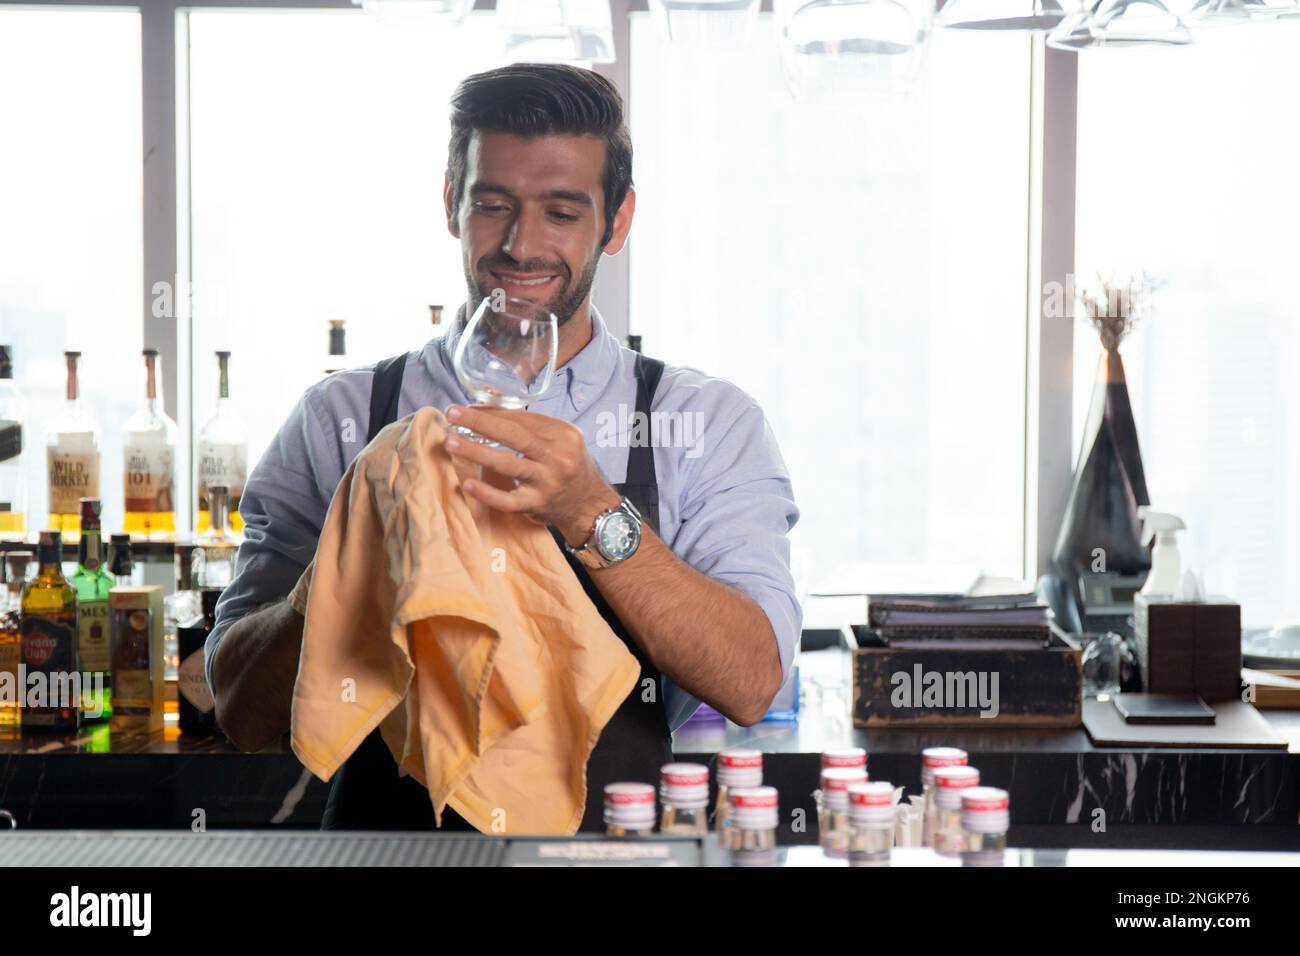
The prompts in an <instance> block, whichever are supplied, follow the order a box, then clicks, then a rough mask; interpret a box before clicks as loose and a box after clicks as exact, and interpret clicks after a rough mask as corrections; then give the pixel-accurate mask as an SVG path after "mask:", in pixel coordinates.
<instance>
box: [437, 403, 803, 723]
mask: <svg viewBox="0 0 1300 956" xmlns="http://www.w3.org/2000/svg"><path fill="white" fill-rule="evenodd" d="M447 418H448V419H449V420H450V421H452V422H455V423H456V424H458V425H464V426H466V427H467V428H470V429H473V430H474V431H475V432H477V433H478V434H480V435H483V436H485V437H487V438H492V439H495V440H496V441H499V442H501V444H503V445H505V446H506V448H511V449H514V451H517V452H519V453H520V454H519V455H516V454H514V452H511V451H505V450H504V449H501V448H488V447H486V446H484V445H480V444H479V443H477V442H474V441H471V440H470V439H468V438H462V437H460V436H457V435H450V434H449V435H448V436H447V438H446V448H447V451H448V452H450V453H451V454H452V455H455V456H457V457H458V458H462V459H464V460H465V461H472V462H475V463H476V464H480V465H482V466H483V467H484V475H485V476H486V475H487V473H488V470H491V471H493V472H497V473H498V474H500V475H502V476H504V477H505V479H506V480H507V481H508V480H509V479H514V480H515V481H518V482H519V484H518V486H517V487H515V488H513V489H510V488H509V487H507V488H505V489H503V488H500V487H496V486H494V485H491V484H489V483H488V481H487V479H486V478H485V479H484V480H482V481H465V482H462V483H461V488H462V489H463V490H464V491H465V494H467V495H470V496H471V497H473V498H475V499H477V500H478V501H481V502H483V503H484V504H485V505H487V506H488V507H490V508H497V509H500V510H502V511H517V512H520V513H522V514H526V515H529V516H530V517H532V518H533V519H534V520H536V521H540V522H543V523H545V524H549V525H553V526H554V527H556V528H558V529H559V531H560V533H561V534H562V535H564V538H565V540H566V541H568V542H569V544H570V545H571V546H572V547H575V548H576V547H579V546H581V545H582V544H584V543H586V541H587V539H588V538H589V537H590V536H591V532H592V530H593V528H594V526H595V523H596V516H597V515H598V514H600V513H601V512H602V511H605V510H607V509H609V508H614V507H617V505H618V503H619V500H620V499H619V495H618V492H616V491H615V490H614V489H613V488H611V487H610V486H609V484H608V483H607V482H606V481H605V479H604V477H603V476H602V475H601V473H600V469H599V468H597V467H596V463H595V462H594V461H592V459H591V455H590V454H588V452H587V445H586V442H585V441H584V440H583V437H582V432H581V431H579V430H578V429H577V428H576V427H575V426H573V425H570V424H569V423H568V422H562V421H560V420H558V419H555V418H549V417H547V416H546V415H538V414H536V413H534V412H524V411H514V410H508V409H501V408H466V407H465V406H463V405H452V406H450V407H449V408H448V409H447ZM590 577H591V580H592V581H593V582H594V583H595V585H596V587H597V588H598V589H599V590H600V593H601V594H602V595H603V596H604V598H605V600H606V601H607V602H608V603H609V606H610V608H611V610H613V612H614V613H615V614H616V615H617V616H618V619H619V620H620V621H621V622H622V623H623V625H624V627H625V628H627V630H628V632H629V633H630V634H631V636H632V639H633V640H634V641H636V643H637V644H638V645H640V647H641V649H642V650H644V651H645V652H646V654H647V656H649V658H650V660H651V662H652V663H653V664H654V665H655V667H657V668H658V669H659V670H660V671H662V672H663V673H664V674H666V675H667V676H668V678H669V679H670V680H672V682H673V683H674V684H676V685H677V686H678V687H680V688H681V689H682V690H685V691H686V692H688V693H690V694H694V695H695V696H696V697H698V698H700V699H701V700H703V701H705V702H706V703H708V704H710V705H712V706H713V707H714V708H715V709H716V710H718V711H720V712H721V713H723V714H725V715H726V716H727V717H729V718H731V719H732V720H734V721H735V722H736V723H738V724H742V725H744V726H749V725H751V724H754V723H756V722H757V721H759V720H761V719H762V717H763V714H764V713H765V712H766V710H767V708H768V705H769V704H770V703H771V702H772V698H773V697H774V696H775V695H776V692H777V690H778V689H779V688H780V686H781V657H780V654H779V652H778V650H777V644H776V639H775V637H774V635H773V632H772V625H771V623H770V622H769V621H768V619H767V615H766V614H764V613H763V610H762V609H761V608H760V607H759V606H758V604H756V603H755V602H754V600H753V599H752V598H749V597H747V596H746V595H744V594H742V593H741V592H740V591H738V590H736V589H734V588H730V587H727V586H726V585H724V584H722V583H720V582H718V581H714V580H713V579H712V578H710V577H708V576H707V575H705V574H701V573H700V572H699V571H697V570H695V569H694V568H693V567H691V566H690V565H689V564H687V563H686V562H684V561H682V560H681V559H680V558H678V557H677V556H676V555H675V554H673V552H672V551H671V550H670V549H669V547H668V546H667V545H666V544H664V543H663V542H662V541H661V540H659V536H658V535H657V534H655V533H654V531H653V530H651V529H650V528H648V527H643V528H642V529H641V546H640V547H639V548H638V549H637V552H636V554H635V555H633V556H632V557H631V558H629V559H628V560H627V561H624V562H622V563H621V564H616V565H614V566H613V567H609V568H602V569H601V570H599V571H594V572H592V573H591V575H590Z"/></svg>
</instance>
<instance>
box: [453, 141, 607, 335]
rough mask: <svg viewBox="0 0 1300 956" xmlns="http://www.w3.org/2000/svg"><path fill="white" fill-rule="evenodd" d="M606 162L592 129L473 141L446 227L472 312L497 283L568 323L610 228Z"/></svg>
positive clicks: (580, 302)
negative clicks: (456, 245)
mask: <svg viewBox="0 0 1300 956" xmlns="http://www.w3.org/2000/svg"><path fill="white" fill-rule="evenodd" d="M604 165H605V144H604V142H603V141H602V140H600V139H597V138H596V137H594V136H567V135H566V136H541V137H537V138H533V139H525V138H523V137H520V136H514V135H511V134H509V133H477V132H476V133H475V134H474V135H473V136H472V137H471V138H470V141H469V149H468V156H467V163H466V168H465V186H464V193H463V196H462V199H461V203H460V206H459V208H457V209H454V210H452V209H449V210H448V225H449V226H450V228H451V231H452V234H453V235H455V236H457V237H458V238H459V239H460V244H461V251H462V255H463V259H464V267H465V279H466V282H467V283H468V285H469V297H470V309H471V311H472V310H473V309H475V308H477V307H478V304H479V303H480V302H481V301H482V300H483V299H484V298H486V297H488V296H490V295H491V294H492V291H493V290H494V289H501V290H503V291H504V292H505V294H506V295H508V296H512V297H514V298H518V299H525V300H527V301H530V302H535V303H537V304H539V305H544V306H546V307H547V308H548V309H549V310H550V311H551V312H554V313H555V316H556V318H557V319H559V321H560V324H561V325H563V324H564V323H565V322H567V321H568V320H569V319H570V318H571V317H572V316H573V314H574V313H575V312H576V311H578V310H579V309H580V308H582V306H583V305H584V303H585V302H586V300H587V296H588V294H589V293H590V291H591V284H592V281H593V280H594V278H595V275H596V265H597V264H598V263H599V261H600V254H601V244H600V240H601V237H602V236H603V234H604V231H605V210H604V191H603V189H602V187H601V173H602V171H603V169H604ZM449 200H450V197H449Z"/></svg>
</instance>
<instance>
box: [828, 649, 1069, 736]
mask: <svg viewBox="0 0 1300 956" xmlns="http://www.w3.org/2000/svg"><path fill="white" fill-rule="evenodd" d="M973 645H975V646H973ZM977 645H978V642H976V641H964V642H961V643H960V644H959V645H957V646H949V645H946V644H935V645H934V646H924V647H919V646H911V647H871V646H862V647H859V648H858V649H857V650H855V651H854V652H853V705H852V708H853V723H854V725H855V726H857V727H1078V726H1079V725H1080V724H1081V723H1082V701H1083V653H1082V651H1081V650H1080V649H1079V648H1078V646H1076V645H1075V644H1074V643H1073V642H1072V641H1071V640H1070V639H1069V638H1068V637H1067V636H1066V635H1065V634H1063V633H1062V632H1060V631H1059V630H1056V629H1055V628H1054V629H1053V631H1052V637H1051V641H1050V643H1049V645H1048V646H1046V647H1036V648H1023V649H1021V648H1016V649H1002V648H991V647H990V648H982V647H979V646H977Z"/></svg>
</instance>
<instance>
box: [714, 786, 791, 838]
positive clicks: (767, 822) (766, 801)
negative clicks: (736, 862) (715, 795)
mask: <svg viewBox="0 0 1300 956" xmlns="http://www.w3.org/2000/svg"><path fill="white" fill-rule="evenodd" d="M728 800H729V801H730V805H731V806H730V810H729V811H728V817H727V828H728V830H729V831H730V836H729V839H728V841H727V842H728V845H729V846H730V847H731V849H732V850H733V851H734V852H738V853H753V852H755V851H760V850H761V851H767V850H775V849H776V827H777V820H778V817H779V813H780V811H779V809H778V806H777V793H776V788H775V787H736V788H735V789H733V790H731V792H730V793H729V794H728Z"/></svg>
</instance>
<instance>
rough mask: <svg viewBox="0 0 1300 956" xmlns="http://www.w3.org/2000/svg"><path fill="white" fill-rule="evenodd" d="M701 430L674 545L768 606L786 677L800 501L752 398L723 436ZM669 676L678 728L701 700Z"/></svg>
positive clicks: (792, 642) (797, 623) (795, 634)
mask: <svg viewBox="0 0 1300 956" xmlns="http://www.w3.org/2000/svg"><path fill="white" fill-rule="evenodd" d="M715 414H716V413H715ZM702 437H703V444H702V447H701V453H700V454H699V455H698V456H697V457H696V458H695V460H694V461H691V462H689V463H688V466H687V468H686V469H685V470H684V471H683V480H682V485H681V487H682V492H681V510H680V514H681V523H680V525H679V527H678V530H677V533H676V535H675V537H674V540H673V541H672V542H671V545H670V546H671V547H672V549H673V551H674V553H676V554H677V555H678V557H680V558H681V559H682V560H684V561H686V562H687V563H688V564H690V565H691V566H692V567H694V568H695V569H696V570H698V571H700V572H702V573H704V574H707V575H708V576H709V577H711V578H713V579H715V580H717V581H721V582H723V583H724V584H728V585H731V586H732V587H734V588H736V589H737V590H738V591H740V592H741V593H743V594H745V595H747V596H748V597H749V598H751V599H752V600H753V601H754V602H755V603H756V604H757V605H758V606H759V607H760V608H762V610H763V613H764V614H766V615H767V619H768V621H769V622H770V623H771V625H772V634H773V636H774V637H775V639H776V646H777V652H778V653H779V654H780V658H781V674H782V678H783V680H784V678H785V677H787V676H788V675H789V673H790V666H791V664H792V663H793V661H794V654H795V648H796V646H797V642H798V640H799V634H800V627H801V624H802V611H801V609H800V607H799V602H798V600H797V598H796V597H795V585H794V578H793V576H792V575H791V573H790V542H789V538H788V537H787V536H788V535H789V533H790V530H791V529H792V528H793V527H794V525H795V522H797V521H798V520H799V509H798V507H797V506H796V505H795V502H794V491H793V488H792V486H791V483H790V475H789V472H788V471H787V470H786V467H785V462H784V461H783V460H782V458H781V452H780V450H779V449H778V447H777V443H776V436H775V435H774V434H773V433H772V429H771V428H770V427H769V425H768V423H767V418H766V416H765V415H764V414H763V411H762V409H761V408H759V407H758V406H757V405H756V404H754V403H753V402H752V401H751V400H748V399H746V401H745V404H744V407H743V408H742V410H741V411H740V413H739V414H738V415H737V416H735V417H734V418H732V420H731V423H730V425H729V426H728V427H725V428H723V429H720V434H719V436H718V437H716V438H715V437H714V436H712V435H710V434H709V432H708V430H706V431H705V432H704V434H703V436H702ZM710 446H712V447H710ZM666 684H667V686H666V688H665V692H664V697H665V700H664V704H665V709H666V710H667V712H668V720H669V727H670V728H672V729H674V730H675V729H676V728H677V727H678V726H680V725H681V724H682V723H685V721H686V720H687V719H689V717H690V716H691V714H693V713H694V712H695V710H696V709H697V708H698V707H699V701H698V700H697V699H695V698H694V697H692V696H691V695H689V694H687V693H686V692H685V691H683V690H681V689H680V688H678V687H676V686H675V685H673V684H672V683H671V682H667V681H666Z"/></svg>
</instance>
